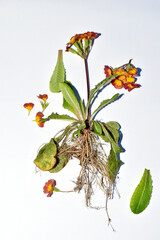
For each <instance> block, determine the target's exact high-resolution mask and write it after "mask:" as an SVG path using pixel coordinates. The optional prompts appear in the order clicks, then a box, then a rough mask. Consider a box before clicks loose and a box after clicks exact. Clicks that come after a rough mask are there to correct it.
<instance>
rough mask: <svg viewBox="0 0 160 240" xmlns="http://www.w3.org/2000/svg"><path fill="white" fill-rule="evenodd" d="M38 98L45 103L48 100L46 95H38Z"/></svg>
mask: <svg viewBox="0 0 160 240" xmlns="http://www.w3.org/2000/svg"><path fill="white" fill-rule="evenodd" d="M38 98H40V99H42V100H43V101H44V102H46V100H47V99H48V95H47V94H43V95H41V94H39V96H38Z"/></svg>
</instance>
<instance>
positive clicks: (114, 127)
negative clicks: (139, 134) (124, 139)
mask: <svg viewBox="0 0 160 240" xmlns="http://www.w3.org/2000/svg"><path fill="white" fill-rule="evenodd" d="M105 127H106V128H107V130H108V131H109V133H110V135H111V136H112V138H113V139H114V141H115V142H116V143H118V141H119V131H118V130H119V128H120V126H119V124H118V123H116V122H113V121H111V122H108V123H105Z"/></svg>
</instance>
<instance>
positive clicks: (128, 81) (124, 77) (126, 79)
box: [104, 64, 141, 92]
mask: <svg viewBox="0 0 160 240" xmlns="http://www.w3.org/2000/svg"><path fill="white" fill-rule="evenodd" d="M137 71H138V69H137V68H135V67H133V66H132V65H131V64H126V65H124V66H122V67H120V68H115V69H112V68H110V67H108V66H104V73H105V75H106V78H107V77H109V76H111V75H114V74H116V75H117V77H116V79H114V80H112V81H111V83H112V85H113V86H114V87H115V88H117V89H122V88H123V87H124V88H125V89H127V90H128V91H129V92H130V91H131V90H133V89H134V88H139V87H140V86H141V85H139V84H137V83H135V81H136V79H135V77H137Z"/></svg>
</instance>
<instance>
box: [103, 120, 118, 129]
mask: <svg viewBox="0 0 160 240" xmlns="http://www.w3.org/2000/svg"><path fill="white" fill-rule="evenodd" d="M105 126H108V127H110V128H114V129H116V130H119V129H120V126H119V124H118V123H117V122H114V121H110V122H107V123H106V124H105Z"/></svg>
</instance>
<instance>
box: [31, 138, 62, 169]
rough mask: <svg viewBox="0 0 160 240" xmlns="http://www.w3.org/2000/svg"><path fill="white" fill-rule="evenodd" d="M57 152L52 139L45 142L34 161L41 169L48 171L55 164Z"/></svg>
mask: <svg viewBox="0 0 160 240" xmlns="http://www.w3.org/2000/svg"><path fill="white" fill-rule="evenodd" d="M56 153H57V147H56V144H55V142H54V140H53V139H51V141H50V142H49V143H47V144H45V145H44V146H43V147H42V148H41V149H40V151H39V153H38V155H37V157H36V159H35V160H34V163H35V164H36V166H37V167H38V168H40V169H41V170H42V171H48V170H50V169H52V168H53V166H54V165H55V164H56V158H55V155H56Z"/></svg>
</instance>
